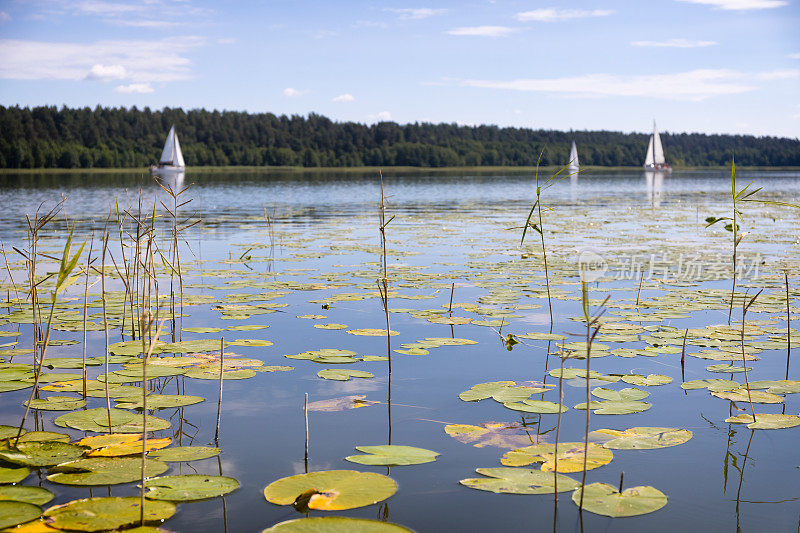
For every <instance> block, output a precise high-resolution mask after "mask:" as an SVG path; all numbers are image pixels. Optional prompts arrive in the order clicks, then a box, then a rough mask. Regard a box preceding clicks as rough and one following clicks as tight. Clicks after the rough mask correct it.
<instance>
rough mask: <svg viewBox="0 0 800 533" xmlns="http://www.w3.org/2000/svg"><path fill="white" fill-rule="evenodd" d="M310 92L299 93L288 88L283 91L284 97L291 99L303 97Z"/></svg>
mask: <svg viewBox="0 0 800 533" xmlns="http://www.w3.org/2000/svg"><path fill="white" fill-rule="evenodd" d="M307 92H308V91H298V90H297V89H294V88H292V87H287V88H285V89H284V90H283V96H288V97H289V98H297V97H298V96H302V95H304V94H306V93H307Z"/></svg>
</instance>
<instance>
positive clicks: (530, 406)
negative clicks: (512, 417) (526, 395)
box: [503, 400, 567, 414]
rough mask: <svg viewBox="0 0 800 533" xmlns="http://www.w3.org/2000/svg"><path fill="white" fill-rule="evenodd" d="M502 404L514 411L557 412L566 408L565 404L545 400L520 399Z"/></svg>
mask: <svg viewBox="0 0 800 533" xmlns="http://www.w3.org/2000/svg"><path fill="white" fill-rule="evenodd" d="M503 406H505V407H507V408H509V409H513V410H514V411H522V412H523V413H539V414H557V413H558V411H559V410H560V411H561V412H562V413H563V412H564V411H566V410H567V407H566V406H565V405H559V404H557V403H554V402H548V401H547V400H522V401H521V402H506V403H504V404H503Z"/></svg>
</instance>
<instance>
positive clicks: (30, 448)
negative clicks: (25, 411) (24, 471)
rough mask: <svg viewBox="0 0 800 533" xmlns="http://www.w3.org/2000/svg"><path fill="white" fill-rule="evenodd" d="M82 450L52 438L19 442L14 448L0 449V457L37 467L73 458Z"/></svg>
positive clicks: (82, 450) (82, 449) (10, 461)
mask: <svg viewBox="0 0 800 533" xmlns="http://www.w3.org/2000/svg"><path fill="white" fill-rule="evenodd" d="M84 451H85V450H84V448H82V447H81V446H77V445H75V444H69V443H66V442H59V441H54V440H48V441H42V442H35V441H34V442H20V443H17V446H16V447H15V448H10V449H7V450H2V449H0V458H2V459H3V460H5V461H8V462H9V463H14V464H18V465H23V466H32V467H35V468H38V467H41V466H53V465H57V464H60V463H64V462H67V461H72V460H75V459H77V458H78V457H81V456H82V455H83V452H84Z"/></svg>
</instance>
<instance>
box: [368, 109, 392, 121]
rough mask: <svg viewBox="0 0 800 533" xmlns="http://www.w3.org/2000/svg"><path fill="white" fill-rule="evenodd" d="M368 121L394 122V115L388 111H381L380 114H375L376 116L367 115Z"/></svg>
mask: <svg viewBox="0 0 800 533" xmlns="http://www.w3.org/2000/svg"><path fill="white" fill-rule="evenodd" d="M367 119H368V120H372V121H377V122H385V121H388V120H392V114H391V113H389V112H388V111H381V112H380V113H375V114H374V115H367Z"/></svg>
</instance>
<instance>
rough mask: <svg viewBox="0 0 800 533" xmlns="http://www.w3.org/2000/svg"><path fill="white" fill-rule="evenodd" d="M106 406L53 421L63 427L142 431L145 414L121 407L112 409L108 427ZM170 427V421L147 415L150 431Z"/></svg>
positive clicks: (87, 429) (105, 430) (86, 429)
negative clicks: (124, 409)
mask: <svg viewBox="0 0 800 533" xmlns="http://www.w3.org/2000/svg"><path fill="white" fill-rule="evenodd" d="M107 412H108V411H107V410H106V408H105V407H98V408H96V409H87V410H86V411H73V412H72V413H67V414H65V415H61V416H59V417H58V418H56V419H55V420H54V421H53V423H54V424H55V425H57V426H61V427H71V428H73V429H79V430H81V431H94V432H97V433H103V432H107V431H109V430H111V431H113V432H114V433H141V432H142V429H143V428H142V423H143V415H142V414H141V413H131V412H129V411H123V410H121V409H111V427H110V428H109V427H108V414H107ZM169 427H170V423H169V422H168V421H166V420H164V419H163V418H158V417H156V416H148V417H147V429H148V431H160V430H162V429H167V428H169Z"/></svg>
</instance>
